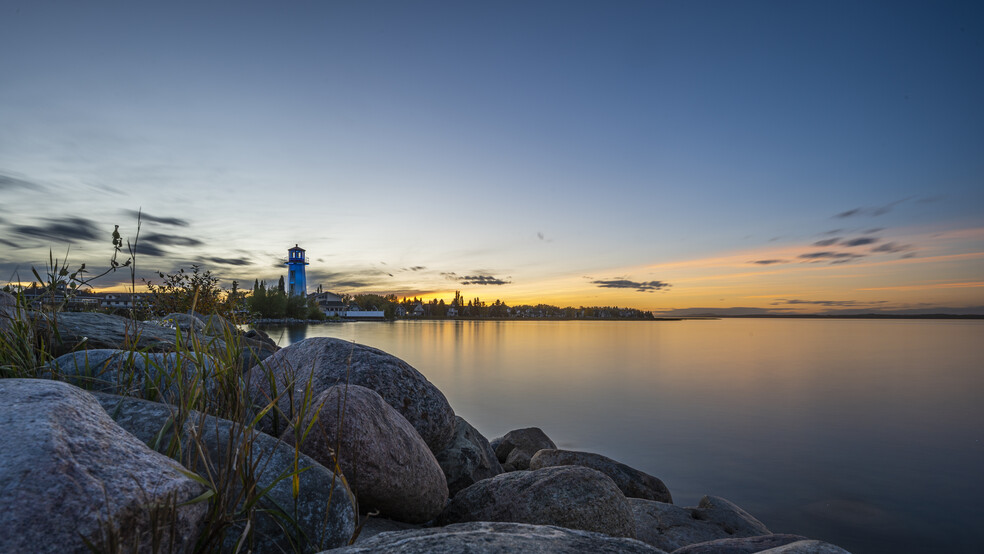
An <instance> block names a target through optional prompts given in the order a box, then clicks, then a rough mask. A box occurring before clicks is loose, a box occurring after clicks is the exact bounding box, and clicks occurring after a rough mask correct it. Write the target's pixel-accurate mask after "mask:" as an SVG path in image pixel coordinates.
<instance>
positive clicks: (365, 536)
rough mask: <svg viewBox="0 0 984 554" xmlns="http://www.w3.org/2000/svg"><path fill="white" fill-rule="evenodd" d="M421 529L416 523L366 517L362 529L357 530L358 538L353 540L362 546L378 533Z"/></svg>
mask: <svg viewBox="0 0 984 554" xmlns="http://www.w3.org/2000/svg"><path fill="white" fill-rule="evenodd" d="M421 527H422V526H421V525H419V524H416V523H406V522H404V521H395V520H392V519H386V518H384V517H366V518H365V520H364V521H363V523H362V529H360V530H359V536H358V537H356V538H355V543H354V544H363V543H365V542H366V541H368V540H369V539H371V538H373V537H375V536H376V535H378V534H380V533H389V532H390V531H412V530H414V529H420V528H421Z"/></svg>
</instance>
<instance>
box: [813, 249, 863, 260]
mask: <svg viewBox="0 0 984 554" xmlns="http://www.w3.org/2000/svg"><path fill="white" fill-rule="evenodd" d="M799 257H800V258H803V259H805V260H824V259H828V260H852V259H856V258H863V257H864V255H863V254H854V253H852V252H834V251H833V250H822V251H820V252H807V253H805V254H800V255H799Z"/></svg>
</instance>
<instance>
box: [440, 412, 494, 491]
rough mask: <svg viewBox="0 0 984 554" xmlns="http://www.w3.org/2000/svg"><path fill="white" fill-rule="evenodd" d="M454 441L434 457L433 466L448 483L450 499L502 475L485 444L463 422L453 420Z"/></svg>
mask: <svg viewBox="0 0 984 554" xmlns="http://www.w3.org/2000/svg"><path fill="white" fill-rule="evenodd" d="M454 421H455V423H454V428H455V432H454V439H453V440H452V441H451V444H449V445H448V446H447V448H445V449H444V450H442V451H440V452H438V453H437V463H439V464H441V470H442V471H444V476H445V477H446V478H447V481H448V492H449V493H450V494H451V496H454V495H455V494H457V492H458V491H460V490H461V489H463V488H465V487H468V486H470V485H472V484H474V483H475V482H477V481H481V480H482V479H488V478H489V477H495V476H496V475H498V474H500V473H502V466H501V465H500V464H499V460H497V459H496V457H495V451H493V450H492V447H491V446H489V441H488V440H486V438H485V437H483V436H482V434H481V433H479V432H478V431H477V430H476V429H475V428H474V427H472V426H471V425H470V424H469V423H468V422H467V421H465V420H464V418H462V417H460V416H455V418H454Z"/></svg>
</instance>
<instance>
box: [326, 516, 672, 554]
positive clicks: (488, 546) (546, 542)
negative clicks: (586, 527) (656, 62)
mask: <svg viewBox="0 0 984 554" xmlns="http://www.w3.org/2000/svg"><path fill="white" fill-rule="evenodd" d="M370 552H389V553H397V554H458V553H459V552H482V553H495V554H511V553H513V552H528V553H531V554H537V553H547V552H549V553H551V554H581V553H583V552H592V553H598V554H663V551H662V550H659V549H657V548H653V547H652V546H649V545H648V544H645V543H643V542H639V541H637V540H633V539H628V538H619V537H612V536H609V535H605V534H602V533H592V532H590V531H578V530H574V529H565V528H562V527H554V526H550V525H528V524H523V523H502V522H488V521H477V522H471V523H456V524H454V525H448V526H447V527H433V528H428V529H417V530H412V531H396V532H390V533H382V534H379V535H376V536H374V537H372V538H370V539H368V540H366V541H364V542H356V544H355V545H353V546H348V547H345V548H339V549H337V550H332V551H331V554H336V553H338V554H357V553H370ZM324 554H328V553H324Z"/></svg>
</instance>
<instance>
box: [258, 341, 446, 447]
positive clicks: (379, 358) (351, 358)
mask: <svg viewBox="0 0 984 554" xmlns="http://www.w3.org/2000/svg"><path fill="white" fill-rule="evenodd" d="M269 374H272V375H273V377H274V380H275V383H276V387H277V394H280V400H279V408H280V410H281V411H282V412H283V413H284V414H287V417H288V418H291V417H293V414H294V412H295V411H296V410H297V409H298V408H299V405H300V402H301V398H303V396H304V389H305V386H306V385H307V384H308V383H309V382H310V384H311V392H312V395H313V396H317V395H318V394H320V393H321V392H323V391H324V390H325V389H327V388H329V387H332V386H334V385H338V384H343V383H345V382H346V381H347V382H348V383H350V384H353V385H359V386H362V387H366V388H370V389H372V390H374V391H376V392H377V393H379V395H380V396H382V397H383V399H384V400H385V401H386V403H387V404H389V405H390V406H392V407H393V408H396V411H398V412H400V414H402V415H403V417H404V418H406V420H407V421H409V422H410V424H411V425H413V427H414V428H415V429H416V430H417V432H418V433H420V436H421V437H423V439H424V442H426V443H427V446H428V447H430V449H431V452H440V451H441V450H443V449H444V448H445V447H446V446H447V445H448V443H449V442H451V438H452V437H453V436H454V411H453V410H452V409H451V405H450V404H448V400H447V398H445V397H444V394H442V393H441V391H439V390H438V389H437V387H435V386H434V385H433V384H431V382H430V381H428V380H427V379H426V378H425V377H424V376H423V375H421V374H420V372H419V371H417V370H416V369H414V368H413V367H411V366H410V365H409V364H407V363H406V362H404V361H403V360H401V359H399V358H397V357H395V356H392V355H390V354H387V353H386V352H383V351H382V350H377V349H375V348H370V347H368V346H363V345H361V344H355V343H352V342H348V341H344V340H341V339H335V338H328V337H314V338H309V339H305V340H303V341H301V342H297V343H294V344H292V345H290V346H288V347H286V348H283V349H281V350H279V351H278V352H277V353H276V354H274V355H273V356H270V357H269V358H267V359H266V360H265V361H264V363H263V364H260V365H257V366H256V367H254V368H253V369H251V370H250V371H249V374H248V381H247V382H248V383H249V385H250V391H251V394H252V395H253V398H254V401H255V402H256V403H257V404H258V405H266V403H268V402H270V401H271V399H272V398H273V397H274V396H273V395H271V386H270V380H269V379H268V375H269ZM287 389H292V390H293V399H294V400H293V402H291V395H290V394H287V393H284V394H281V393H283V392H284V391H286V390H287ZM263 425H264V427H263V428H264V429H270V430H271V431H272V432H273V433H275V434H279V433H280V432H282V431H283V429H285V426H280V428H279V429H278V428H276V427H277V425H276V424H275V420H274V419H273V418H267V419H265V420H264V422H263Z"/></svg>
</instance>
